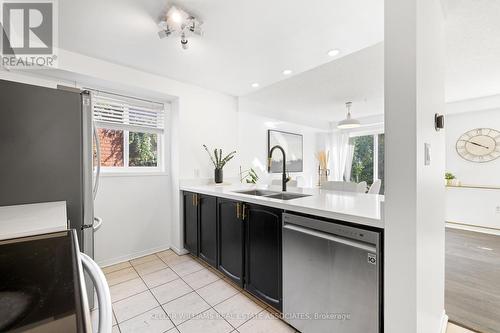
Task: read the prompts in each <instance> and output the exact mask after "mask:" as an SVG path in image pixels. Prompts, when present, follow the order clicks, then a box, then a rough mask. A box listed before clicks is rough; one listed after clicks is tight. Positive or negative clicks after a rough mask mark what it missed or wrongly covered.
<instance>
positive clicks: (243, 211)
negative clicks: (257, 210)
mask: <svg viewBox="0 0 500 333" xmlns="http://www.w3.org/2000/svg"><path fill="white" fill-rule="evenodd" d="M245 209H246V205H245V204H243V210H242V214H241V219H242V220H244V219H245Z"/></svg>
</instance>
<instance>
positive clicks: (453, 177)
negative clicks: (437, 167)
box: [444, 172, 457, 180]
mask: <svg viewBox="0 0 500 333" xmlns="http://www.w3.org/2000/svg"><path fill="white" fill-rule="evenodd" d="M455 178H457V177H455V175H454V174H452V173H451V172H446V173H445V174H444V179H446V180H452V179H455Z"/></svg>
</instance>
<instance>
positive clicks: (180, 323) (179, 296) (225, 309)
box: [93, 250, 474, 333]
mask: <svg viewBox="0 0 500 333" xmlns="http://www.w3.org/2000/svg"><path fill="white" fill-rule="evenodd" d="M103 271H104V273H105V274H106V278H107V280H108V284H109V286H110V292H111V299H112V302H113V333H116V332H121V333H126V332H141V333H142V332H144V333H154V332H159V333H161V332H168V333H179V332H180V333H226V332H228V333H229V332H240V333H288V332H296V331H295V330H294V329H293V328H292V327H290V326H288V325H287V324H285V323H284V322H282V321H281V320H279V319H277V318H276V317H275V316H274V313H275V311H274V310H273V309H272V308H271V307H268V306H267V305H266V304H264V303H262V302H260V301H259V300H257V299H255V298H253V297H252V296H250V295H249V294H248V293H246V292H245V291H243V290H241V289H240V288H238V287H237V286H235V285H233V284H232V283H230V282H229V281H228V280H227V279H226V278H225V277H224V276H223V275H222V274H220V272H218V271H216V270H213V269H212V268H211V267H209V266H208V265H206V264H205V263H204V262H202V261H200V260H198V259H196V258H193V257H191V256H190V255H183V256H179V255H177V254H176V253H175V252H173V251H171V250H167V251H163V252H159V253H156V254H152V255H148V256H145V257H141V258H137V259H134V260H131V261H126V262H123V263H119V264H116V265H113V266H108V267H105V268H103ZM95 315H96V312H95V311H94V312H93V318H94V325H96V322H95V321H96V320H95ZM447 333H474V332H472V331H469V330H467V329H464V328H461V327H459V326H456V325H454V324H451V323H450V324H449V325H448V330H447Z"/></svg>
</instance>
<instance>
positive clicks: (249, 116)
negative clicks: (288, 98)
mask: <svg viewBox="0 0 500 333" xmlns="http://www.w3.org/2000/svg"><path fill="white" fill-rule="evenodd" d="M250 110H253V109H251V108H249V106H248V105H247V104H246V102H245V100H240V103H239V112H238V129H239V131H238V132H239V133H238V143H239V156H240V163H241V166H242V169H243V170H246V169H248V168H250V167H252V168H254V170H255V171H256V172H257V173H258V175H259V177H260V180H259V183H263V184H267V183H270V181H271V180H272V179H281V174H272V175H269V174H268V173H267V131H268V130H269V129H275V130H281V131H286V132H291V133H297V134H302V136H303V161H304V168H303V170H304V171H303V172H293V173H290V176H291V177H292V179H297V177H301V178H302V180H303V183H302V184H301V185H303V186H304V187H313V186H315V184H316V182H317V168H318V162H317V160H316V157H315V154H316V152H318V151H319V150H320V149H325V141H324V140H325V139H326V136H323V135H322V134H325V133H326V131H324V130H321V129H316V128H312V127H308V126H305V125H300V124H295V123H291V122H287V121H284V120H283V119H281V120H279V119H275V118H271V117H266V116H263V115H261V114H259V113H253V112H248V111H250ZM278 153H279V152H276V154H278ZM299 185H300V184H299Z"/></svg>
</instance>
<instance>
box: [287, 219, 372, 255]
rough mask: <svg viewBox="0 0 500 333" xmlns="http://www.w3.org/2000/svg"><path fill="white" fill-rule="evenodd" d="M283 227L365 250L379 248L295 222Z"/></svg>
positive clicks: (369, 250)
mask: <svg viewBox="0 0 500 333" xmlns="http://www.w3.org/2000/svg"><path fill="white" fill-rule="evenodd" d="M283 229H288V230H292V231H296V232H299V233H302V234H306V235H309V236H313V237H318V238H322V239H325V240H328V241H331V242H335V243H339V244H344V245H347V246H351V247H355V248H358V249H361V250H365V251H368V252H372V253H376V252H377V248H376V247H375V246H374V245H370V244H368V243H363V242H359V241H356V240H353V239H347V238H344V237H338V236H335V235H332V234H328V233H326V232H321V231H317V230H313V229H309V228H304V227H299V226H297V225H294V224H284V225H283Z"/></svg>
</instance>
